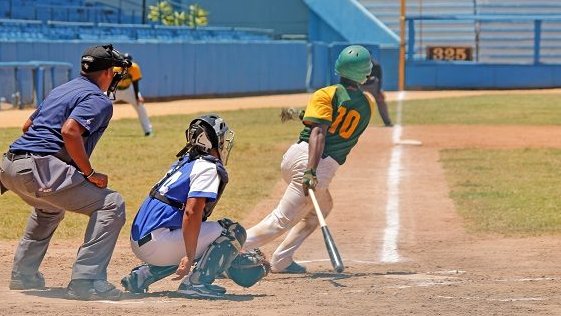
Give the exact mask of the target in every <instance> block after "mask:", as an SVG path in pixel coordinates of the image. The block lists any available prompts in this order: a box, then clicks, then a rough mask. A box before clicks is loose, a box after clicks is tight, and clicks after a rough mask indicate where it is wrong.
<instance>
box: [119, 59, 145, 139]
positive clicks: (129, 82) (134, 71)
mask: <svg viewBox="0 0 561 316" xmlns="http://www.w3.org/2000/svg"><path fill="white" fill-rule="evenodd" d="M140 79H142V72H141V70H140V66H139V65H138V64H137V63H135V62H132V66H131V67H130V68H129V69H128V72H127V75H126V76H125V77H124V78H123V79H122V80H121V81H120V82H119V84H118V85H117V89H116V90H115V101H118V100H121V101H125V102H127V103H129V104H131V105H132V106H133V108H134V109H135V111H136V113H137V114H138V119H139V120H140V125H141V126H142V130H143V131H144V135H146V136H148V135H150V134H152V124H151V123H150V119H149V118H148V113H147V112H146V107H145V106H144V102H143V101H142V95H141V94H140V91H139V92H138V95H137V93H135V90H134V84H135V83H136V84H138V81H139V80H140Z"/></svg>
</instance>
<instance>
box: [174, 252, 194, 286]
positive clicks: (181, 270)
mask: <svg viewBox="0 0 561 316" xmlns="http://www.w3.org/2000/svg"><path fill="white" fill-rule="evenodd" d="M192 265H193V260H191V259H189V257H187V256H185V257H183V258H181V261H180V262H179V266H178V267H177V271H175V274H176V275H177V276H176V277H174V278H173V279H172V280H174V281H177V280H181V279H183V278H184V277H185V276H186V275H187V274H189V271H191V266H192Z"/></svg>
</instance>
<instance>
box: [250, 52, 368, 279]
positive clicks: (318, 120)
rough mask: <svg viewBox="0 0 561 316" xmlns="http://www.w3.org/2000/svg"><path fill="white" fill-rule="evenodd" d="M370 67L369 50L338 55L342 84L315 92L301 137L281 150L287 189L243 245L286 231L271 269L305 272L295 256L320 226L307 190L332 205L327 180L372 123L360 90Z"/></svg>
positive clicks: (325, 204) (256, 244) (326, 206)
mask: <svg viewBox="0 0 561 316" xmlns="http://www.w3.org/2000/svg"><path fill="white" fill-rule="evenodd" d="M371 68H372V62H371V56H370V53H369V52H368V50H367V49H365V48H364V47H362V46H358V45H353V46H349V47H347V48H345V49H344V50H343V51H342V52H341V53H340V54H339V57H338V58H337V61H336V63H335V71H336V72H337V74H338V75H339V76H340V77H341V80H340V83H339V84H337V85H332V86H328V87H325V88H322V89H319V90H317V91H316V92H314V94H313V95H312V97H311V100H310V101H309V103H308V106H307V107H306V111H305V113H304V117H303V123H304V125H305V126H304V129H303V130H302V132H301V133H300V137H299V140H298V142H297V143H296V144H293V145H292V146H291V147H290V148H289V149H288V151H287V152H286V153H285V154H284V156H283V160H282V162H281V172H282V177H283V179H284V180H285V181H286V182H287V183H288V187H287V189H286V191H285V193H284V195H283V197H282V199H281V200H280V201H279V203H278V205H277V206H276V208H275V209H274V210H273V211H272V212H271V213H270V214H269V215H268V216H267V217H265V218H264V219H263V220H262V221H261V222H260V223H258V224H257V225H255V226H254V227H252V228H250V229H249V230H248V233H247V240H246V244H245V246H244V247H246V249H251V248H255V247H260V246H262V245H264V244H265V243H268V242H270V241H272V240H273V239H275V238H277V237H279V236H281V235H282V234H283V233H284V232H285V231H287V230H290V231H289V232H288V235H287V236H286V238H285V239H284V241H283V242H282V243H281V244H280V246H279V247H278V248H277V249H276V250H275V252H274V254H273V256H272V258H271V269H272V272H277V273H304V272H306V268H305V267H303V266H301V265H299V264H297V263H296V262H294V259H293V255H294V253H295V252H296V250H297V249H298V248H299V247H300V246H301V245H302V243H303V242H304V240H305V239H306V238H307V237H308V236H309V235H310V234H311V233H312V232H313V231H314V229H316V227H317V226H318V219H317V217H316V215H315V213H314V210H313V205H312V202H311V200H310V199H309V198H307V194H308V189H315V191H316V196H317V198H318V202H319V204H320V208H321V210H322V212H324V215H325V216H327V215H328V214H329V212H330V211H331V208H332V207H333V201H332V199H331V194H330V193H329V190H328V188H329V184H330V183H331V179H332V178H333V177H334V176H335V172H336V171H337V169H338V167H339V166H340V165H342V164H344V163H345V160H346V157H347V155H348V154H349V152H350V151H351V149H352V148H353V147H354V146H355V145H356V143H357V141H358V138H359V137H360V135H361V134H362V133H363V132H364V130H365V129H366V127H367V126H368V123H369V121H370V117H371V113H372V107H373V104H371V103H370V101H369V99H368V98H367V97H366V96H365V94H363V92H362V90H361V89H360V88H359V84H363V83H364V82H365V81H366V79H367V76H368V75H369V74H370V72H371Z"/></svg>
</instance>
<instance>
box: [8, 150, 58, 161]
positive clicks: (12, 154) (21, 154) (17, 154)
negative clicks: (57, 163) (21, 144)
mask: <svg viewBox="0 0 561 316" xmlns="http://www.w3.org/2000/svg"><path fill="white" fill-rule="evenodd" d="M48 155H51V154H49V153H33V152H25V151H8V152H7V153H5V154H4V156H5V157H6V158H7V159H8V160H9V161H16V160H19V159H25V158H29V157H31V156H48Z"/></svg>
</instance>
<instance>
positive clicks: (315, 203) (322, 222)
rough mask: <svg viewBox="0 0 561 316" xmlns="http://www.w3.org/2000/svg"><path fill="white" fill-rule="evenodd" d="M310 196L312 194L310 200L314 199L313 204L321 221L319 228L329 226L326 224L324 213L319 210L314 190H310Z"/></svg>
mask: <svg viewBox="0 0 561 316" xmlns="http://www.w3.org/2000/svg"><path fill="white" fill-rule="evenodd" d="M308 194H310V198H312V203H313V204H314V209H315V210H316V215H317V217H318V220H319V226H321V227H325V226H326V225H327V224H326V223H325V218H324V217H323V213H322V212H321V209H320V208H319V204H318V200H317V198H316V194H315V193H314V190H312V189H308Z"/></svg>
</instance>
